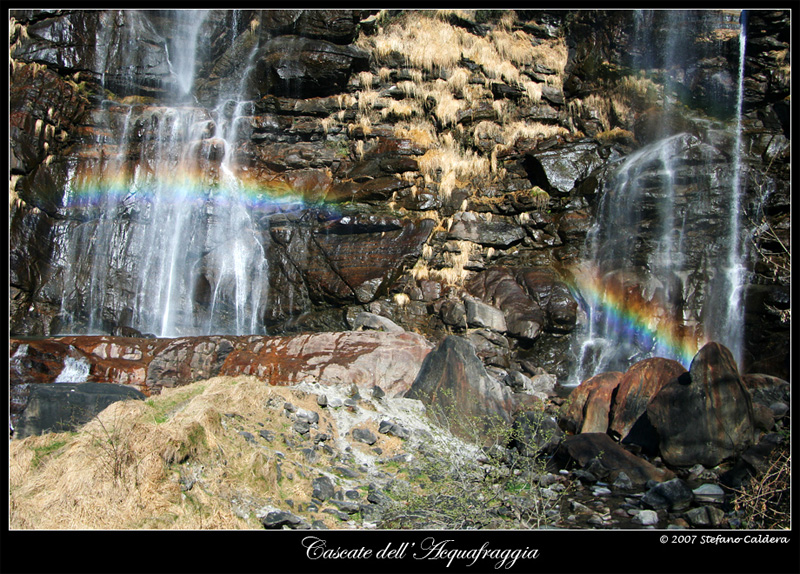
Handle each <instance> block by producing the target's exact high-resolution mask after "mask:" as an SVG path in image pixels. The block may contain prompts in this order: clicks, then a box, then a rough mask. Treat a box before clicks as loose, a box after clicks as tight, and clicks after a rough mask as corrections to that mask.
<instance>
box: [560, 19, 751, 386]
mask: <svg viewBox="0 0 800 574" xmlns="http://www.w3.org/2000/svg"><path fill="white" fill-rule="evenodd" d="M670 17H672V16H670ZM650 20H651V18H648V17H647V16H641V15H640V17H639V18H637V20H636V21H637V22H638V23H639V24H640V26H638V27H637V30H641V29H642V28H645V27H646V26H647V25H649V24H651V22H650ZM671 25H672V26H673V27H674V29H675V30H676V31H677V30H680V29H682V26H679V25H677V23H671ZM638 36H641V38H640V39H641V40H645V39H646V37H645V35H644V34H642V33H640V34H637V37H638ZM672 36H673V34H670V35H669V37H668V38H667V39H666V41H665V45H666V46H667V50H666V53H664V54H661V55H660V56H659V57H663V62H661V63H660V64H659V65H660V66H663V67H664V68H666V69H669V66H670V64H671V61H672V59H673V58H675V57H676V55H675V54H673V53H672V50H675V49H676V46H677V45H676V44H675V42H674V38H672ZM745 40H746V38H745V37H744V22H742V24H741V32H740V38H739V41H740V52H739V78H738V79H739V84H738V97H737V104H736V106H737V109H736V112H735V121H734V122H733V123H734V125H733V126H728V127H725V126H720V125H719V122H712V121H708V120H705V119H702V120H701V119H699V118H695V119H694V122H693V123H694V126H695V129H694V130H693V131H694V133H686V132H684V133H678V134H675V135H671V136H669V137H665V138H664V139H661V140H658V141H655V142H653V143H652V144H649V145H647V146H645V147H643V148H641V149H640V150H638V151H637V152H635V153H633V154H631V155H630V156H628V157H627V158H625V159H623V160H621V161H620V162H619V165H618V167H617V168H616V170H615V171H614V173H613V176H612V177H611V178H609V179H608V180H607V181H606V184H605V186H604V187H603V189H602V190H601V193H602V194H603V195H602V197H601V200H600V204H599V206H598V213H597V218H596V222H595V225H594V226H593V227H592V229H591V230H590V232H589V234H588V235H587V242H586V255H585V263H584V264H583V265H581V266H580V267H579V268H578V269H577V271H576V283H577V291H578V292H577V295H578V297H580V298H581V299H582V302H583V307H584V310H585V312H586V324H585V331H584V332H583V333H582V335H581V336H579V337H578V338H577V339H576V342H575V343H576V346H575V347H574V352H575V356H576V360H577V362H578V366H577V369H575V370H574V371H573V374H572V376H571V377H570V381H569V383H570V384H573V385H574V384H579V383H580V382H582V381H583V380H585V379H587V378H588V377H590V376H592V375H594V374H596V373H599V372H604V371H612V370H618V371H625V370H626V369H627V368H628V367H629V366H630V365H631V364H633V363H634V362H636V361H637V360H641V359H644V358H647V357H651V356H660V357H667V358H671V359H675V360H678V361H679V362H681V363H683V364H684V365H685V366H688V365H689V363H690V361H691V359H692V357H693V355H694V353H695V352H696V351H697V349H698V347H699V346H700V345H702V344H703V343H704V342H706V341H711V340H713V341H717V342H720V343H722V344H723V345H725V346H727V347H728V348H729V349H730V350H731V351H732V353H733V354H734V357H735V358H736V359H737V360H738V361H741V354H742V344H743V343H742V341H743V332H744V313H743V309H742V306H743V302H742V286H743V282H744V273H745V266H744V264H743V256H744V248H743V237H742V230H741V227H742V226H741V225H740V217H741V213H740V212H741V202H742V199H741V196H742V190H741V187H742V186H741V182H740V179H741V177H740V173H741V159H740V158H741V146H742V143H741V113H742V93H743V89H742V83H743V75H744V55H745V54H744V45H745ZM648 58H652V56H648V55H647V54H646V52H644V51H643V54H642V55H640V56H639V57H638V61H639V62H645V61H647V59H648ZM668 80H669V76H668ZM669 83H670V82H669V81H667V82H665V84H666V85H667V88H668V89H667V90H665V99H664V108H665V115H668V113H669V111H670V107H671V106H674V102H672V101H671V99H670V98H669V97H668V94H669ZM682 113H684V114H685V113H686V111H685V110H684V111H682ZM732 130H735V134H733V137H731V134H730V132H731V131H732ZM726 138H727V139H728V140H731V139H732V140H733V141H734V143H733V144H732V145H731V146H730V147H731V149H732V152H731V154H730V155H727V154H726V153H723V152H721V151H720V150H719V149H718V148H717V147H716V146H715V145H712V144H711V143H709V142H719V141H720V140H723V139H726Z"/></svg>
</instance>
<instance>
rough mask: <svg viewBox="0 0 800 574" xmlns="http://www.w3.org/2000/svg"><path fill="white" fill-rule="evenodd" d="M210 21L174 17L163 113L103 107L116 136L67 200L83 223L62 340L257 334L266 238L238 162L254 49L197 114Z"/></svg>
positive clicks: (68, 264) (73, 252) (72, 244)
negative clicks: (72, 336) (196, 90)
mask: <svg viewBox="0 0 800 574" xmlns="http://www.w3.org/2000/svg"><path fill="white" fill-rule="evenodd" d="M125 16H126V17H127V18H131V19H138V20H137V22H139V23H138V24H137V25H136V26H132V27H131V29H133V30H137V29H138V30H147V33H148V34H149V36H148V37H152V36H153V35H154V34H156V31H155V30H156V28H154V27H153V26H152V25H150V24H149V23H148V22H147V16H146V15H143V14H141V13H127V12H126V13H125ZM207 18H208V11H205V10H200V11H198V10H181V11H178V14H177V15H176V18H175V20H174V21H175V22H176V24H175V30H174V31H173V33H172V34H171V35H170V36H169V38H168V39H165V38H161V39H160V42H161V45H162V46H163V53H164V54H166V58H167V62H166V65H167V69H168V70H169V74H170V75H171V77H170V78H165V79H164V81H163V82H162V85H163V86H165V87H166V88H168V90H169V93H167V94H165V95H164V96H163V97H161V98H160V102H164V103H147V104H146V105H142V104H139V103H134V104H126V103H124V102H118V101H106V102H104V104H103V106H102V107H101V117H102V118H104V121H107V122H109V123H111V124H114V125H112V128H117V129H110V130H108V131H107V132H102V131H101V132H100V134H99V135H98V137H97V141H96V142H95V143H94V145H95V146H96V148H97V149H98V150H100V151H99V153H97V154H96V156H97V157H95V158H94V159H92V160H91V161H90V162H88V163H87V164H86V165H84V166H82V169H80V170H78V173H77V175H76V177H75V178H74V181H72V182H71V183H70V184H69V185H68V189H67V197H66V198H65V202H68V203H70V204H71V205H73V206H83V207H84V208H85V213H86V220H85V221H83V222H81V223H80V224H78V225H77V227H76V229H75V230H73V231H72V232H71V233H70V234H69V236H68V237H67V238H66V244H65V247H64V255H63V258H64V263H65V264H64V266H63V267H62V273H63V278H62V284H63V286H64V287H63V289H62V294H61V301H62V304H61V309H62V311H61V324H62V327H61V331H62V332H65V333H68V332H80V333H107V332H110V331H113V330H115V329H116V328H117V326H123V327H130V328H133V329H135V330H137V331H139V332H142V333H152V334H154V335H157V336H161V337H172V336H181V335H200V334H210V333H220V334H236V335H241V334H258V333H263V327H262V320H261V318H262V317H263V313H264V308H263V307H264V305H265V302H266V293H267V291H266V290H267V273H268V265H267V260H266V253H265V249H264V246H263V241H264V237H265V236H266V235H268V234H265V233H264V230H263V229H260V228H259V227H258V226H257V224H256V222H255V221H254V218H253V214H252V213H251V210H250V209H249V206H248V203H247V199H248V197H247V192H248V190H247V189H246V186H245V184H244V183H243V182H242V181H241V179H240V176H239V171H240V170H239V166H237V163H236V153H235V149H236V147H237V137H238V134H239V133H240V129H239V128H240V125H241V123H242V122H247V121H248V118H247V114H248V113H252V112H251V111H250V110H251V105H250V104H248V102H246V101H245V100H244V96H243V94H244V89H245V86H246V83H247V74H248V72H249V70H250V68H251V67H252V64H253V57H254V54H255V51H256V48H257V43H256V42H253V43H252V49H251V50H250V51H249V53H245V54H243V56H244V57H245V58H246V61H245V62H244V64H245V65H244V68H243V71H240V72H239V75H237V76H236V78H237V81H235V82H232V83H230V84H229V85H227V86H225V87H222V88H220V89H219V92H218V101H217V104H216V106H215V107H213V108H212V109H207V108H204V107H200V106H198V105H197V104H196V103H195V102H196V98H195V97H193V93H192V91H193V87H194V85H195V75H196V74H197V68H198V62H197V50H198V49H199V47H200V45H201V43H202V42H201V41H200V37H201V34H202V33H203V25H204V23H205V21H206V19H207ZM250 33H251V34H252V33H253V28H251V30H250ZM156 39H157V38H156ZM234 40H235V38H234ZM154 41H155V40H151V41H150V43H151V44H152V42H154ZM107 58H108V56H103V59H104V60H105V59H107ZM129 58H131V60H132V61H135V60H136V56H135V55H131V56H129ZM121 117H122V118H124V121H123V122H121V123H122V124H124V125H122V126H119V127H118V126H117V125H116V124H119V123H120V119H119V118H121ZM115 133H116V134H118V135H117V136H115V135H113V134H115Z"/></svg>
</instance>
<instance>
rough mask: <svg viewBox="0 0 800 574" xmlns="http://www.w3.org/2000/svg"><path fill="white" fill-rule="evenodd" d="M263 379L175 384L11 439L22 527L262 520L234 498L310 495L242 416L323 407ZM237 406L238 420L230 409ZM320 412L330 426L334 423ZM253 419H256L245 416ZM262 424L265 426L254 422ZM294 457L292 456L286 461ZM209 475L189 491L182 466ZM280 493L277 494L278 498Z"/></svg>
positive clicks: (246, 524) (208, 525)
mask: <svg viewBox="0 0 800 574" xmlns="http://www.w3.org/2000/svg"><path fill="white" fill-rule="evenodd" d="M290 393H295V391H292V390H290V389H287V388H281V387H271V386H269V385H268V384H266V383H264V382H263V381H259V380H258V379H256V378H254V377H236V378H232V377H216V378H213V379H210V380H208V381H204V382H199V383H193V384H191V385H188V386H186V387H179V388H176V389H165V390H164V392H163V394H162V395H161V396H158V397H154V398H151V399H150V400H148V401H147V402H143V401H122V402H117V403H114V404H112V405H111V406H109V407H108V408H107V409H105V410H104V411H103V412H102V413H100V414H99V415H98V416H97V417H96V418H95V419H93V420H92V421H90V422H89V423H88V424H87V425H85V426H84V427H83V428H81V429H80V430H79V431H78V432H76V433H59V434H47V435H42V436H33V437H28V438H26V439H23V440H19V441H12V442H11V443H10V457H9V489H10V492H9V508H10V518H9V525H10V527H11V528H12V529H141V528H145V529H148V528H150V529H152V528H157V529H161V528H164V529H241V528H260V527H261V525H260V523H258V521H257V519H256V518H255V517H254V516H252V515H250V516H249V517H248V518H242V517H240V516H238V515H237V514H236V513H235V512H234V511H233V509H232V500H233V499H234V498H238V499H242V498H247V499H251V500H256V501H260V502H262V503H264V504H268V503H270V502H271V501H272V500H273V498H275V497H276V495H278V494H280V495H282V496H291V497H293V498H294V499H295V500H297V501H303V500H306V501H308V500H310V493H311V487H310V481H309V480H308V479H303V478H302V477H300V476H295V477H293V480H291V481H286V480H284V482H283V484H279V481H278V477H277V472H276V469H275V464H274V463H275V454H274V452H272V451H269V449H256V448H244V445H245V444H246V443H244V442H243V439H242V437H241V436H239V435H238V430H239V429H238V427H237V426H236V425H237V424H238V423H237V422H236V421H240V420H241V421H252V420H258V421H260V422H262V423H263V424H265V426H266V428H273V429H274V428H276V427H277V426H278V425H281V424H283V425H285V424H286V420H285V419H282V417H280V413H281V412H282V409H277V410H276V409H272V410H271V409H267V408H265V405H268V404H270V402H272V403H273V404H276V405H280V406H282V405H283V403H284V401H285V400H287V399H290V400H291V402H292V403H293V404H295V405H297V406H298V407H299V408H305V409H307V410H316V411H317V412H320V411H319V408H318V407H317V406H316V402H315V401H314V400H313V398H312V397H311V396H308V397H304V396H302V395H297V394H290ZM225 413H231V414H232V415H233V418H229V417H227V416H225ZM326 416H327V415H325V414H324V413H320V428H323V426H325V428H326V432H329V433H330V432H331V429H328V428H327V426H328V425H327V423H329V422H330V421H329V420H328V419H326ZM242 424H246V423H242ZM252 430H253V432H257V431H255V428H253V429H252ZM293 456H294V455H293V454H291V453H289V454H288V455H286V460H285V462H284V464H285V465H287V466H288V465H289V464H291V463H292V457H293ZM193 467H201V468H202V469H203V471H202V478H198V479H197V482H196V483H195V485H194V487H193V488H191V490H189V491H187V492H182V491H181V487H180V482H179V478H180V475H181V473H184V472H187V471H188V470H189V469H191V468H193ZM275 500H277V498H275Z"/></svg>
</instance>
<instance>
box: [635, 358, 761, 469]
mask: <svg viewBox="0 0 800 574" xmlns="http://www.w3.org/2000/svg"><path fill="white" fill-rule="evenodd" d="M647 416H648V419H649V420H650V422H651V423H652V425H653V426H654V427H655V429H656V431H657V432H658V436H659V450H660V452H661V456H662V458H663V459H664V461H665V462H667V463H668V464H670V465H672V466H678V467H684V466H692V465H695V464H702V465H703V466H705V467H707V468H711V467H714V466H716V465H718V464H719V463H720V462H722V461H724V460H726V459H729V458H733V457H736V456H738V455H740V454H741V453H742V452H743V451H744V450H746V449H747V448H748V447H749V446H750V445H752V444H753V441H754V436H753V435H754V429H755V422H754V414H753V403H752V399H751V397H750V393H749V392H748V391H747V387H746V386H745V383H744V381H743V380H742V377H741V376H740V375H739V371H738V368H737V366H736V362H735V360H734V359H733V355H732V354H731V352H730V351H729V350H728V349H727V348H726V347H724V346H722V345H720V344H719V343H713V342H712V343H708V344H706V345H705V346H704V347H703V348H702V349H700V351H699V352H698V353H697V355H695V357H694V359H693V360H692V364H691V366H690V368H689V372H688V373H687V372H685V373H683V374H681V375H680V376H678V377H677V378H675V379H673V380H672V381H670V382H669V383H667V384H666V385H665V386H664V387H663V388H662V389H661V390H660V391H659V392H658V393H657V394H656V395H655V396H654V397H653V398H652V400H651V401H650V404H649V405H648V406H647Z"/></svg>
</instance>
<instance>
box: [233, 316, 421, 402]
mask: <svg viewBox="0 0 800 574" xmlns="http://www.w3.org/2000/svg"><path fill="white" fill-rule="evenodd" d="M243 339H244V340H243V342H242V343H241V344H240V345H239V346H237V347H236V348H235V349H234V350H233V351H232V352H231V353H230V354H229V355H228V356H227V357H226V359H225V362H224V364H223V365H222V369H221V371H220V374H221V375H231V376H235V375H253V376H256V377H259V378H261V379H263V380H265V381H268V382H269V383H270V384H272V385H292V384H296V383H301V382H304V381H305V382H318V383H320V384H329V385H333V384H355V385H357V386H358V387H359V388H361V389H363V390H364V391H368V390H370V389H371V388H372V387H373V386H376V385H377V386H379V387H381V389H382V390H383V391H384V392H385V393H386V394H387V395H389V396H397V395H402V394H403V393H405V392H406V391H407V390H408V389H409V388H410V387H411V384H412V383H413V382H414V379H415V377H416V376H417V373H418V371H419V369H420V367H421V365H422V362H423V360H424V359H425V357H426V356H427V355H428V353H429V352H430V350H431V344H430V343H428V341H427V340H425V339H424V338H423V337H422V336H420V335H417V334H415V333H408V332H403V333H397V332H384V331H346V332H339V333H308V334H303V335H296V336H291V337H247V338H243Z"/></svg>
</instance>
